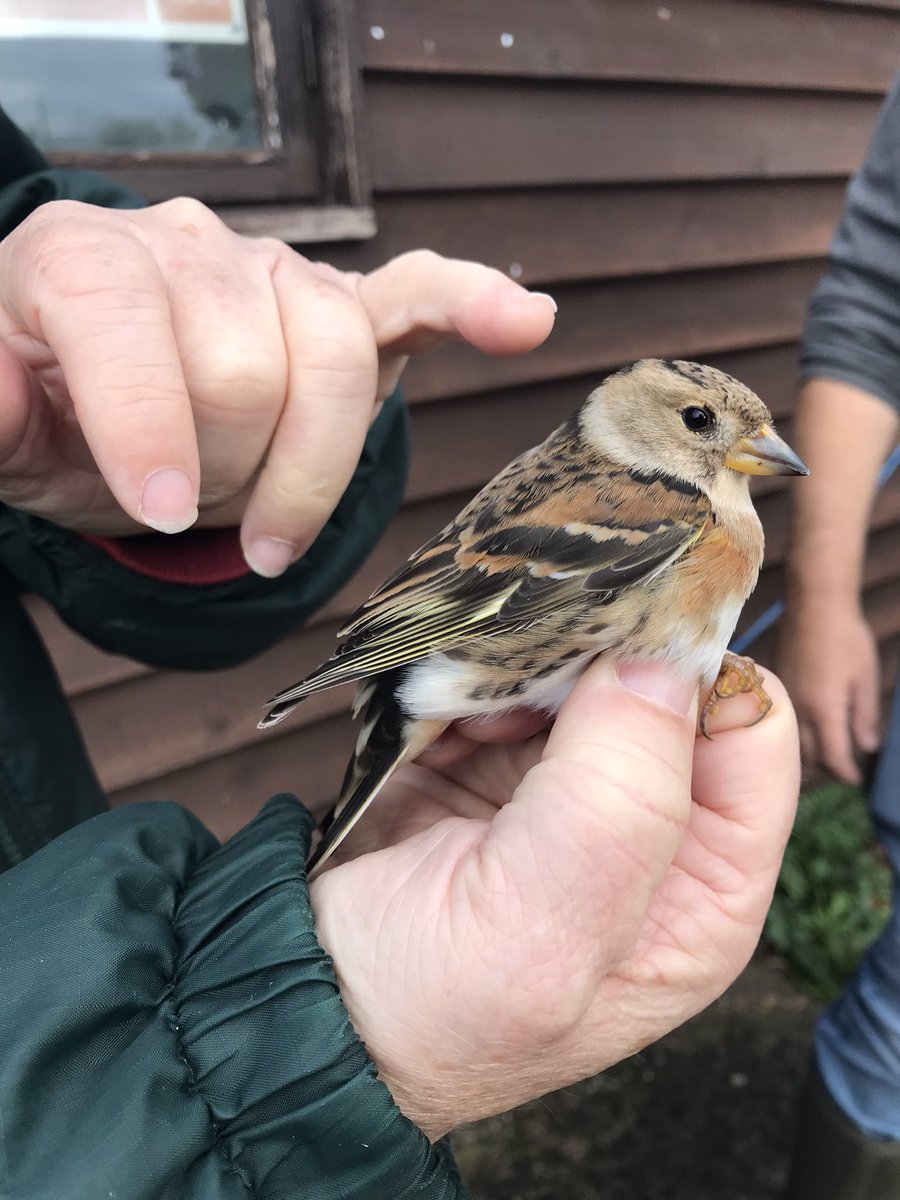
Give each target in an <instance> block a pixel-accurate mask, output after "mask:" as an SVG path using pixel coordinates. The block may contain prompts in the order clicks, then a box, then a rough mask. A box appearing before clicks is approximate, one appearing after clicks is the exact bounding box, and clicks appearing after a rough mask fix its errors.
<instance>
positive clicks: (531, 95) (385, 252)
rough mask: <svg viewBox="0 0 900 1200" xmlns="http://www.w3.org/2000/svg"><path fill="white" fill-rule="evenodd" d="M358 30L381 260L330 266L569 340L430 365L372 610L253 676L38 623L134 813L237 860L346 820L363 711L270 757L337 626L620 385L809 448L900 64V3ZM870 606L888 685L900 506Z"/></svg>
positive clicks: (404, 2) (358, 251)
mask: <svg viewBox="0 0 900 1200" xmlns="http://www.w3.org/2000/svg"><path fill="white" fill-rule="evenodd" d="M358 18H359V38H360V44H361V52H362V61H363V65H364V98H365V125H366V132H367V149H368V160H369V165H370V169H371V173H372V180H373V185H374V189H375V203H376V211H377V217H378V226H379V232H378V235H377V236H376V237H375V238H374V239H373V240H372V241H371V242H369V243H366V244H363V245H360V244H355V245H343V246H333V247H328V248H327V250H326V252H325V253H323V252H322V250H321V249H318V250H316V251H315V254H316V255H317V256H320V257H328V258H330V259H331V261H333V262H335V263H337V264H338V265H340V266H353V267H355V268H357V269H365V268H367V267H369V266H374V265H377V264H378V263H380V262H383V261H384V260H385V259H386V258H387V257H389V256H390V255H393V254H396V253H398V252H401V251H403V250H406V249H411V248H414V247H417V246H430V247H432V248H434V249H435V250H439V251H441V252H443V253H445V254H450V255H457V256H462V257H467V258H475V259H481V260H483V261H485V262H489V263H491V264H493V265H495V266H497V267H499V268H500V269H501V270H503V271H507V272H509V274H511V275H512V276H513V277H514V278H516V279H518V280H519V281H520V282H522V283H523V284H525V285H526V286H528V287H531V288H534V289H538V290H544V291H550V292H552V294H553V295H554V296H555V298H556V299H557V301H558V303H559V316H558V319H557V325H556V330H555V332H554V334H553V336H552V337H551V339H550V341H549V342H548V344H547V345H546V346H545V347H544V348H542V349H541V350H539V351H537V352H535V353H534V354H532V355H529V356H527V357H525V358H516V359H503V360H490V359H487V358H484V357H481V356H479V355H477V354H476V353H474V352H472V351H469V350H467V349H464V348H462V347H452V348H450V349H447V350H445V351H441V352H440V353H438V354H435V355H434V356H432V357H428V358H424V359H421V360H419V361H416V362H415V363H413V364H412V365H411V367H410V368H409V371H408V373H407V377H406V387H407V392H408V396H409V400H410V403H411V406H412V413H413V427H414V438H415V455H414V459H413V464H412V473H411V477H410V482H409V489H408V496H407V501H406V504H405V507H404V509H403V511H402V512H401V513H400V514H399V515H398V517H397V519H396V520H395V522H394V524H393V526H392V527H391V529H390V530H389V532H388V534H387V536H386V537H385V539H384V542H383V544H382V545H381V546H380V547H379V548H378V550H377V551H376V552H375V554H374V555H373V556H372V558H371V559H370V561H369V562H368V563H367V564H366V565H365V567H364V568H363V569H362V571H361V572H360V574H359V577H358V578H357V579H356V580H355V581H354V582H353V584H352V585H351V586H350V587H348V588H347V589H346V591H345V592H344V593H342V594H341V595H340V596H338V597H337V598H336V599H335V600H334V601H333V602H332V603H331V604H330V605H329V606H328V608H327V609H326V610H325V611H324V612H322V613H321V614H320V615H319V616H318V617H317V618H316V620H315V621H313V623H312V624H311V625H309V626H308V627H307V628H306V629H304V630H301V631H300V632H298V633H297V634H296V635H294V637H293V638H291V639H290V640H289V641H288V642H287V643H286V644H284V645H282V646H281V647H278V648H277V649H275V650H273V651H271V652H270V653H269V654H267V655H265V656H264V657H263V658H262V659H260V660H258V661H257V662H255V663H252V664H250V665H248V666H245V667H242V668H240V669H238V670H235V671H229V672H224V673H222V674H221V675H220V676H217V677H213V678H210V677H209V676H203V675H183V674H177V673H174V672H151V671H148V670H146V669H145V668H143V667H141V666H139V665H137V664H135V663H131V662H126V661H123V660H118V659H113V658H110V657H109V656H106V655H103V654H100V653H98V652H97V651H95V650H93V649H91V648H89V647H86V646H85V645H84V644H83V643H81V642H80V641H79V640H78V639H77V638H75V637H74V635H72V634H71V633H70V632H68V631H66V630H64V629H63V628H61V627H60V626H59V624H58V622H56V621H55V620H54V619H53V618H52V617H51V616H50V615H49V614H48V613H47V612H46V611H45V610H44V609H43V607H42V606H41V605H39V604H37V603H35V604H34V605H33V608H34V612H35V615H36V617H37V620H38V622H39V624H40V627H41V629H42V631H43V632H44V634H45V636H46V638H47V640H48V642H49V643H50V645H51V648H52V651H53V653H54V655H55V657H56V659H57V662H58V664H59V668H60V671H61V674H62V677H63V679H64V681H65V685H66V688H67V690H68V691H69V693H70V694H71V695H72V698H73V702H74V705H75V709H76V712H77V715H78V719H79V721H80V723H81V727H82V729H83V730H84V733H85V737H86V739H87V742H88V745H89V747H90V748H91V751H92V753H93V755H94V758H95V761H96V763H97V767H98V770H99V772H100V775H101V778H102V780H103V782H104V784H105V785H106V786H107V788H108V789H109V790H110V792H111V794H112V797H113V799H114V800H115V801H127V800H132V799H142V798H155V797H168V798H172V799H175V800H179V801H181V802H185V803H189V804H191V805H192V806H193V807H194V808H196V809H197V810H198V811H200V812H201V813H202V814H203V815H204V816H205V817H206V818H207V819H208V820H209V821H210V823H211V824H212V825H213V827H214V828H215V829H216V830H217V831H218V832H220V833H226V832H228V831H230V830H231V829H233V828H235V827H236V826H237V825H238V824H240V823H241V821H242V820H243V819H244V818H245V817H246V815H248V812H249V811H250V810H252V809H253V808H255V807H256V806H257V805H258V804H259V803H260V802H261V801H262V800H263V799H264V798H265V797H266V796H268V795H269V794H271V793H272V792H274V791H277V790H280V789H285V788H286V789H291V790H295V791H298V792H299V793H300V794H301V795H302V796H303V797H304V798H306V799H307V800H319V801H321V800H324V799H325V798H326V797H328V796H329V795H331V794H332V793H333V790H334V788H335V785H336V782H337V781H338V780H339V778H340V775H341V772H342V769H343V760H344V757H345V755H346V753H347V749H348V746H349V744H350V740H351V733H350V726H349V721H348V720H347V719H346V716H345V708H346V704H347V699H348V697H347V695H346V693H345V692H344V693H332V694H326V695H324V696H321V697H317V698H315V699H313V700H311V701H308V702H307V704H306V705H305V707H304V708H303V709H302V710H301V712H300V717H299V719H298V720H293V721H290V722H288V723H286V725H283V726H279V727H278V729H277V730H276V731H275V732H274V733H273V734H271V735H268V736H263V735H261V734H258V733H257V732H256V730H255V728H254V725H255V720H256V716H257V711H258V710H257V703H258V702H259V701H261V700H263V699H264V698H265V697H266V696H268V695H270V694H271V693H272V692H273V691H274V690H276V689H277V688H278V687H279V686H280V685H282V684H284V683H286V682H288V681H289V680H291V679H293V678H295V677H297V676H299V675H301V674H303V673H304V672H306V671H307V670H308V669H310V668H312V667H313V666H314V665H316V664H317V663H318V661H319V660H321V659H322V658H323V657H325V656H326V654H327V653H328V651H329V649H330V646H331V643H332V639H333V635H334V631H335V628H336V626H337V623H338V617H339V615H340V614H341V613H344V612H346V611H347V610H348V609H349V608H350V607H351V606H352V605H353V604H354V603H355V602H357V601H358V600H359V599H361V598H362V597H363V596H364V595H365V594H366V593H367V591H368V590H369V589H370V588H371V587H372V586H374V585H375V584H376V583H377V582H378V581H379V579H380V578H381V577H382V576H383V575H384V574H386V573H387V571H388V570H389V569H391V568H392V566H393V565H395V564H396V563H397V562H398V561H399V560H401V559H402V558H403V557H405V555H406V554H407V553H409V552H410V551H411V550H413V549H414V548H415V547H416V545H417V544H419V543H420V542H421V541H423V540H424V539H425V538H426V537H427V536H428V535H430V534H431V533H432V532H434V531H435V530H436V529H437V528H438V527H439V526H440V525H441V524H442V523H443V522H444V521H445V520H446V519H448V518H449V517H451V516H452V515H453V514H454V512H455V511H456V510H457V509H458V508H459V507H460V506H461V504H462V502H463V501H464V500H465V499H467V498H468V496H469V495H470V494H471V493H472V491H473V490H474V489H475V488H476V487H477V486H479V485H480V484H481V483H482V482H483V481H484V480H485V479H486V478H488V477H489V476H490V475H491V474H492V473H493V472H494V471H495V470H497V469H498V468H499V467H501V466H502V465H503V464H504V463H506V462H507V461H508V460H509V458H511V457H512V456H513V455H514V454H516V453H518V452H519V451H520V450H522V449H524V448H525V447H527V446H529V445H531V444H533V443H534V442H535V441H538V440H540V439H541V438H542V437H543V436H544V435H545V434H546V433H547V432H548V431H549V429H550V428H551V427H552V426H553V425H554V424H555V423H556V422H557V421H559V420H560V419H562V418H563V417H564V416H565V415H567V414H568V413H569V412H570V411H571V410H572V409H573V408H574V407H575V406H576V405H577V404H578V403H579V402H580V400H581V399H582V398H583V396H584V395H585V394H586V393H587V391H588V390H589V389H590V388H591V387H593V386H594V385H595V384H596V383H597V382H598V381H599V379H600V378H602V376H603V375H604V374H605V373H606V372H608V371H609V370H610V369H613V368H616V367H617V366H619V365H621V364H623V363H625V362H627V361H628V360H630V359H633V358H637V357H640V356H642V355H663V356H682V357H689V358H697V359H701V360H704V361H708V362H711V363H713V364H715V365H716V366H720V367H722V368H723V369H725V370H727V371H729V372H732V373H734V374H735V375H737V376H738V377H739V378H741V379H742V380H744V381H745V382H746V383H747V384H749V385H750V386H751V387H753V388H754V389H756V390H757V391H758V392H759V393H760V394H761V395H762V396H763V397H764V398H765V399H766V400H767V401H768V402H769V404H770V406H771V407H772V409H773V411H774V412H775V415H776V417H777V418H779V419H780V423H781V426H782V427H783V428H785V429H786V430H787V432H788V433H789V432H790V413H791V406H792V402H793V395H794V388H795V358H796V341H797V338H798V335H799V333H800V330H801V327H802V322H803V315H804V308H805V305H806V301H807V298H808V296H809V293H810V291H811V289H812V288H813V286H814V285H815V282H816V280H817V278H818V276H819V274H820V272H821V269H822V256H823V254H824V252H825V249H826V246H827V243H828V239H829V236H830V233H831V230H832V228H833V226H834V224H835V221H836V219H837V217H838V214H839V211H840V206H841V201H842V194H843V190H844V186H845V183H846V179H847V176H848V174H849V172H851V171H852V170H853V169H854V168H855V167H856V166H857V165H858V164H859V162H860V160H861V158H862V155H863V153H864V150H865V146H866V143H867V140H868V137H869V134H870V132H871V128H872V125H873V122H874V120H875V116H876V113H877V111H878V107H879V102H880V98H881V96H882V95H883V93H884V90H885V88H886V87H887V85H888V83H889V80H890V78H891V75H892V72H893V71H894V70H895V68H896V65H897V62H898V49H900V0H896V2H895V0H881V2H880V3H868V4H864V3H854V2H851V0H846V2H843V3H830V2H823V3H779V2H774V3H760V2H756V0H653V2H652V3H651V2H647V0H553V2H552V3H550V2H548V0H491V2H490V3H487V4H486V3H483V2H482V0H359V3H358ZM758 494H759V510H760V513H761V515H762V517H763V520H764V522H765V525H766V529H767V535H768V556H767V568H766V570H765V573H764V575H763V578H762V581H761V583H760V586H759V589H758V591H757V593H756V595H755V596H754V598H753V599H752V600H751V602H750V604H749V605H748V608H747V614H746V618H747V619H752V618H753V617H755V616H757V615H758V614H759V613H760V612H761V611H762V610H763V609H764V608H765V607H766V606H767V605H768V604H769V603H770V602H771V601H772V600H773V599H774V598H776V597H778V596H779V594H780V592H781V569H780V564H781V562H782V559H783V556H784V550H785V514H786V510H787V495H786V488H785V486H784V484H783V483H782V482H780V481H764V482H763V484H762V486H760V487H759V489H758ZM866 582H867V591H866V603H867V608H868V611H869V614H870V616H871V618H872V620H873V622H874V624H875V628H876V629H877V631H878V634H879V637H880V639H881V642H882V646H883V649H884V658H885V664H886V667H887V672H888V674H891V673H892V672H893V671H894V670H895V668H896V661H897V657H898V650H900V478H898V479H897V480H896V481H895V482H894V484H893V485H891V486H890V487H889V488H888V489H887V490H886V491H885V492H884V493H883V494H882V495H881V497H880V498H879V500H878V503H877V505H876V510H875V520H874V533H873V536H872V541H871V551H870V555H869V561H868V568H867V576H866ZM768 651H770V641H767V642H766V643H765V644H764V645H763V646H762V647H761V648H759V651H758V652H759V653H760V654H761V656H762V657H763V658H765V655H766V653H767V652H768Z"/></svg>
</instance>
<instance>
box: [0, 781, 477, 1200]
mask: <svg viewBox="0 0 900 1200" xmlns="http://www.w3.org/2000/svg"><path fill="white" fill-rule="evenodd" d="M311 830H312V818H311V817H310V815H309V813H308V812H307V811H306V809H304V808H302V807H301V806H300V805H299V804H298V803H297V801H296V800H295V799H294V798H293V797H290V796H279V797H276V798H275V799H274V800H271V801H270V802H269V804H268V805H267V806H266V807H265V809H264V810H263V812H262V813H261V814H260V816H259V817H258V818H257V819H256V820H255V821H254V822H253V823H252V824H251V825H249V826H247V828H246V829H244V830H243V831H242V832H241V833H240V834H238V835H237V836H236V837H235V838H233V839H232V840H231V841H230V842H228V843H227V844H226V845H224V846H222V847H219V846H217V844H216V842H215V839H214V838H213V837H212V835H211V834H209V833H208V831H207V830H205V829H204V828H203V826H202V825H200V823H199V822H198V821H196V819H195V818H193V817H192V816H190V815H189V814H188V813H186V812H185V811H184V810H182V809H180V808H177V807H176V806H174V805H169V804H142V805H134V806H128V807H126V808H124V809H120V810H118V811H116V812H113V813H110V814H105V815H103V816H100V817H97V818H95V819H93V820H91V821H87V822H85V823H83V824H82V825H79V826H78V827H77V828H76V829H73V830H71V831H70V832H69V833H67V834H65V835H63V837H61V838H58V839H57V840H56V841H55V842H53V843H52V844H51V845H50V846H48V847H46V848H45V849H44V850H42V851H39V852H38V853H37V854H35V855H33V856H32V857H31V858H30V859H28V860H27V861H26V862H24V863H22V864H21V865H20V866H18V867H16V868H14V869H13V870H11V871H9V872H7V874H6V875H4V876H2V877H0V945H2V946H3V949H4V977H5V979H6V981H7V985H8V986H7V985H5V987H4V994H3V996H2V997H0V1038H2V1044H3V1045H4V1047H5V1048H6V1049H5V1051H4V1055H3V1056H2V1059H0V1096H7V1097H9V1096H13V1097H15V1102H14V1103H13V1104H11V1105H10V1110H9V1113H8V1120H6V1121H5V1122H0V1131H2V1133H0V1152H2V1153H0V1161H2V1162H3V1163H4V1164H5V1167H6V1171H7V1172H8V1178H6V1177H5V1178H4V1182H6V1183H7V1184H8V1185H9V1186H10V1187H11V1191H10V1194H11V1195H21V1196H29V1197H30V1198H31V1200H51V1197H53V1198H56V1197H59V1196H63V1195H65V1196H66V1197H68V1200H88V1198H89V1197H90V1198H91V1200H93V1198H94V1197H96V1196H101V1195H108V1194H110V1193H112V1194H114V1195H116V1196H117V1197H118V1198H119V1200H151V1198H152V1200H175V1197H177V1198H178V1200H226V1198H229V1200H230V1198H231V1197H241V1198H242V1200H284V1197H286V1196H313V1195H314V1196H315V1197H316V1200H412V1198H413V1197H416V1198H418V1200H460V1198H461V1197H464V1195H465V1193H464V1192H463V1190H462V1187H461V1185H460V1183H459V1180H458V1176H457V1175H456V1171H455V1168H454V1166H453V1162H452V1158H451V1157H450V1155H449V1151H447V1150H446V1149H445V1148H444V1147H443V1146H438V1147H434V1146H432V1145H431V1144H430V1142H429V1141H428V1139H427V1138H426V1137H425V1135H424V1134H423V1133H422V1132H421V1131H420V1130H419V1129H417V1128H416V1126H415V1125H413V1124H412V1123H411V1122H410V1121H409V1120H407V1118H406V1117H405V1116H403V1114H402V1113H401V1112H400V1110H399V1109H398V1108H397V1106H396V1105H395V1104H394V1101H393V1099H392V1097H391V1095H390V1092H389V1091H388V1089H387V1088H386V1087H385V1085H384V1084H383V1083H382V1082H381V1081H380V1080H379V1078H378V1076H377V1072H376V1068H375V1066H374V1064H373V1063H372V1061H371V1060H370V1059H369V1057H368V1055H367V1053H366V1050H365V1047H364V1046H363V1044H362V1042H361V1041H360V1039H359V1037H358V1036H357V1034H356V1032H355V1031H354V1029H353V1027H352V1025H351V1023H350V1020H349V1017H348V1015H347V1012H346V1010H345V1008H344V1006H343V1003H342V1000H341V996H340V993H339V991H338V985H337V980H336V977H335V974H334V971H333V968H332V964H331V961H330V959H329V957H328V956H327V955H326V954H325V952H324V951H323V950H322V948H321V947H320V945H319V943H318V941H317V939H316V934H315V929H314V924H313V916H312V911H311V908H310V905H309V901H308V896H307V890H306V883H305V871H304V860H305V856H306V852H307V848H308V845H309V839H310V834H311ZM36 914H37V916H36ZM35 922H37V925H39V930H38V929H37V927H36V925H35ZM35 938H38V939H39V942H40V945H39V946H38V944H37V941H36V940H35ZM38 951H39V954H40V967H38V966H37V957H38ZM38 977H40V978H43V980H44V983H45V986H44V990H43V991H42V1000H41V1003H40V1004H36V1003H35V992H34V988H35V981H36V979H38ZM20 988H21V990H19V989H20Z"/></svg>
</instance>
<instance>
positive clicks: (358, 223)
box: [216, 204, 378, 244]
mask: <svg viewBox="0 0 900 1200" xmlns="http://www.w3.org/2000/svg"><path fill="white" fill-rule="evenodd" d="M216 211H217V212H218V214H219V216H220V217H221V218H222V220H223V221H224V222H225V224H226V225H228V226H230V227H231V228H232V229H233V230H234V231H235V233H240V234H244V235H245V236H246V237H274V238H279V239H280V240H281V241H283V242H289V243H292V244H296V243H298V242H303V243H313V244H315V243H317V242H332V241H337V240H340V241H359V240H362V239H365V238H371V237H374V235H375V233H376V232H377V229H378V226H377V223H376V220H375V210H374V209H373V208H371V207H369V206H364V207H360V208H351V207H349V206H347V205H338V204H333V205H323V206H322V207H321V208H317V207H314V206H311V205H302V204H254V205H234V206H226V207H219V208H217V209H216Z"/></svg>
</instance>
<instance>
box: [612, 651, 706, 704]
mask: <svg viewBox="0 0 900 1200" xmlns="http://www.w3.org/2000/svg"><path fill="white" fill-rule="evenodd" d="M619 682H620V683H621V684H622V686H623V687H626V688H628V690H629V692H635V693H636V694H637V695H638V696H643V697H644V698H645V699H647V700H654V701H655V702H656V703H657V704H664V705H665V706H666V708H671V709H672V710H673V711H674V712H677V713H678V714H679V716H682V717H686V716H687V714H688V713H689V712H690V711H691V708H692V706H693V703H694V699H695V697H696V695H697V689H698V684H697V682H696V681H695V680H690V679H685V677H684V676H683V675H679V674H677V673H676V672H675V671H673V669H672V668H671V667H670V666H668V665H666V664H664V663H651V662H623V663H620V664H619Z"/></svg>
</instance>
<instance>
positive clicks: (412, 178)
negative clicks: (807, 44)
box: [366, 76, 879, 192]
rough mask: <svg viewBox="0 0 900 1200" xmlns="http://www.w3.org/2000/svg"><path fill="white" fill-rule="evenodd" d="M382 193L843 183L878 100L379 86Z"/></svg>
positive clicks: (375, 140)
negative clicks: (716, 182)
mask: <svg viewBox="0 0 900 1200" xmlns="http://www.w3.org/2000/svg"><path fill="white" fill-rule="evenodd" d="M366 106H367V110H368V131H369V146H370V152H371V163H372V173H373V185H374V188H375V190H376V191H380V192H389V191H418V190H422V191H441V190H447V189H451V188H481V187H490V188H497V187H518V186H523V185H529V186H535V185H541V186H547V185H554V184H584V183H637V182H647V181H657V180H659V181H661V180H673V179H677V180H689V179H742V178H748V179H749V178H772V179H776V178H787V177H791V178H807V177H810V176H845V175H847V174H848V173H849V172H851V171H853V170H855V169H856V167H858V166H859V164H860V162H861V161H862V157H863V152H864V150H865V148H866V145H867V144H868V141H869V137H870V135H871V132H872V126H873V123H874V121H875V116H876V113H877V111H878V106H879V101H878V98H876V97H872V98H869V97H865V96H834V95H816V96H812V95H808V94H799V93H784V94H776V93H765V92H749V91H726V90H718V89H703V90H698V89H692V90H686V89H683V88H682V89H673V88H670V87H662V86H654V87H638V86H631V87H627V86H624V87H623V86H620V85H618V84H615V85H608V86H607V85H589V84H580V83H573V84H568V85H566V86H564V87H560V86H548V85H546V84H537V83H527V84H526V83H518V82H508V83H507V82H503V83H500V82H499V81H493V80H492V81H481V80H475V81H473V80H459V79H447V78H426V77H418V78H417V80H416V82H415V84H413V83H412V82H411V81H410V77H406V78H398V77H394V76H376V77H375V78H372V79H370V80H369V82H368V84H367V86H366Z"/></svg>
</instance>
